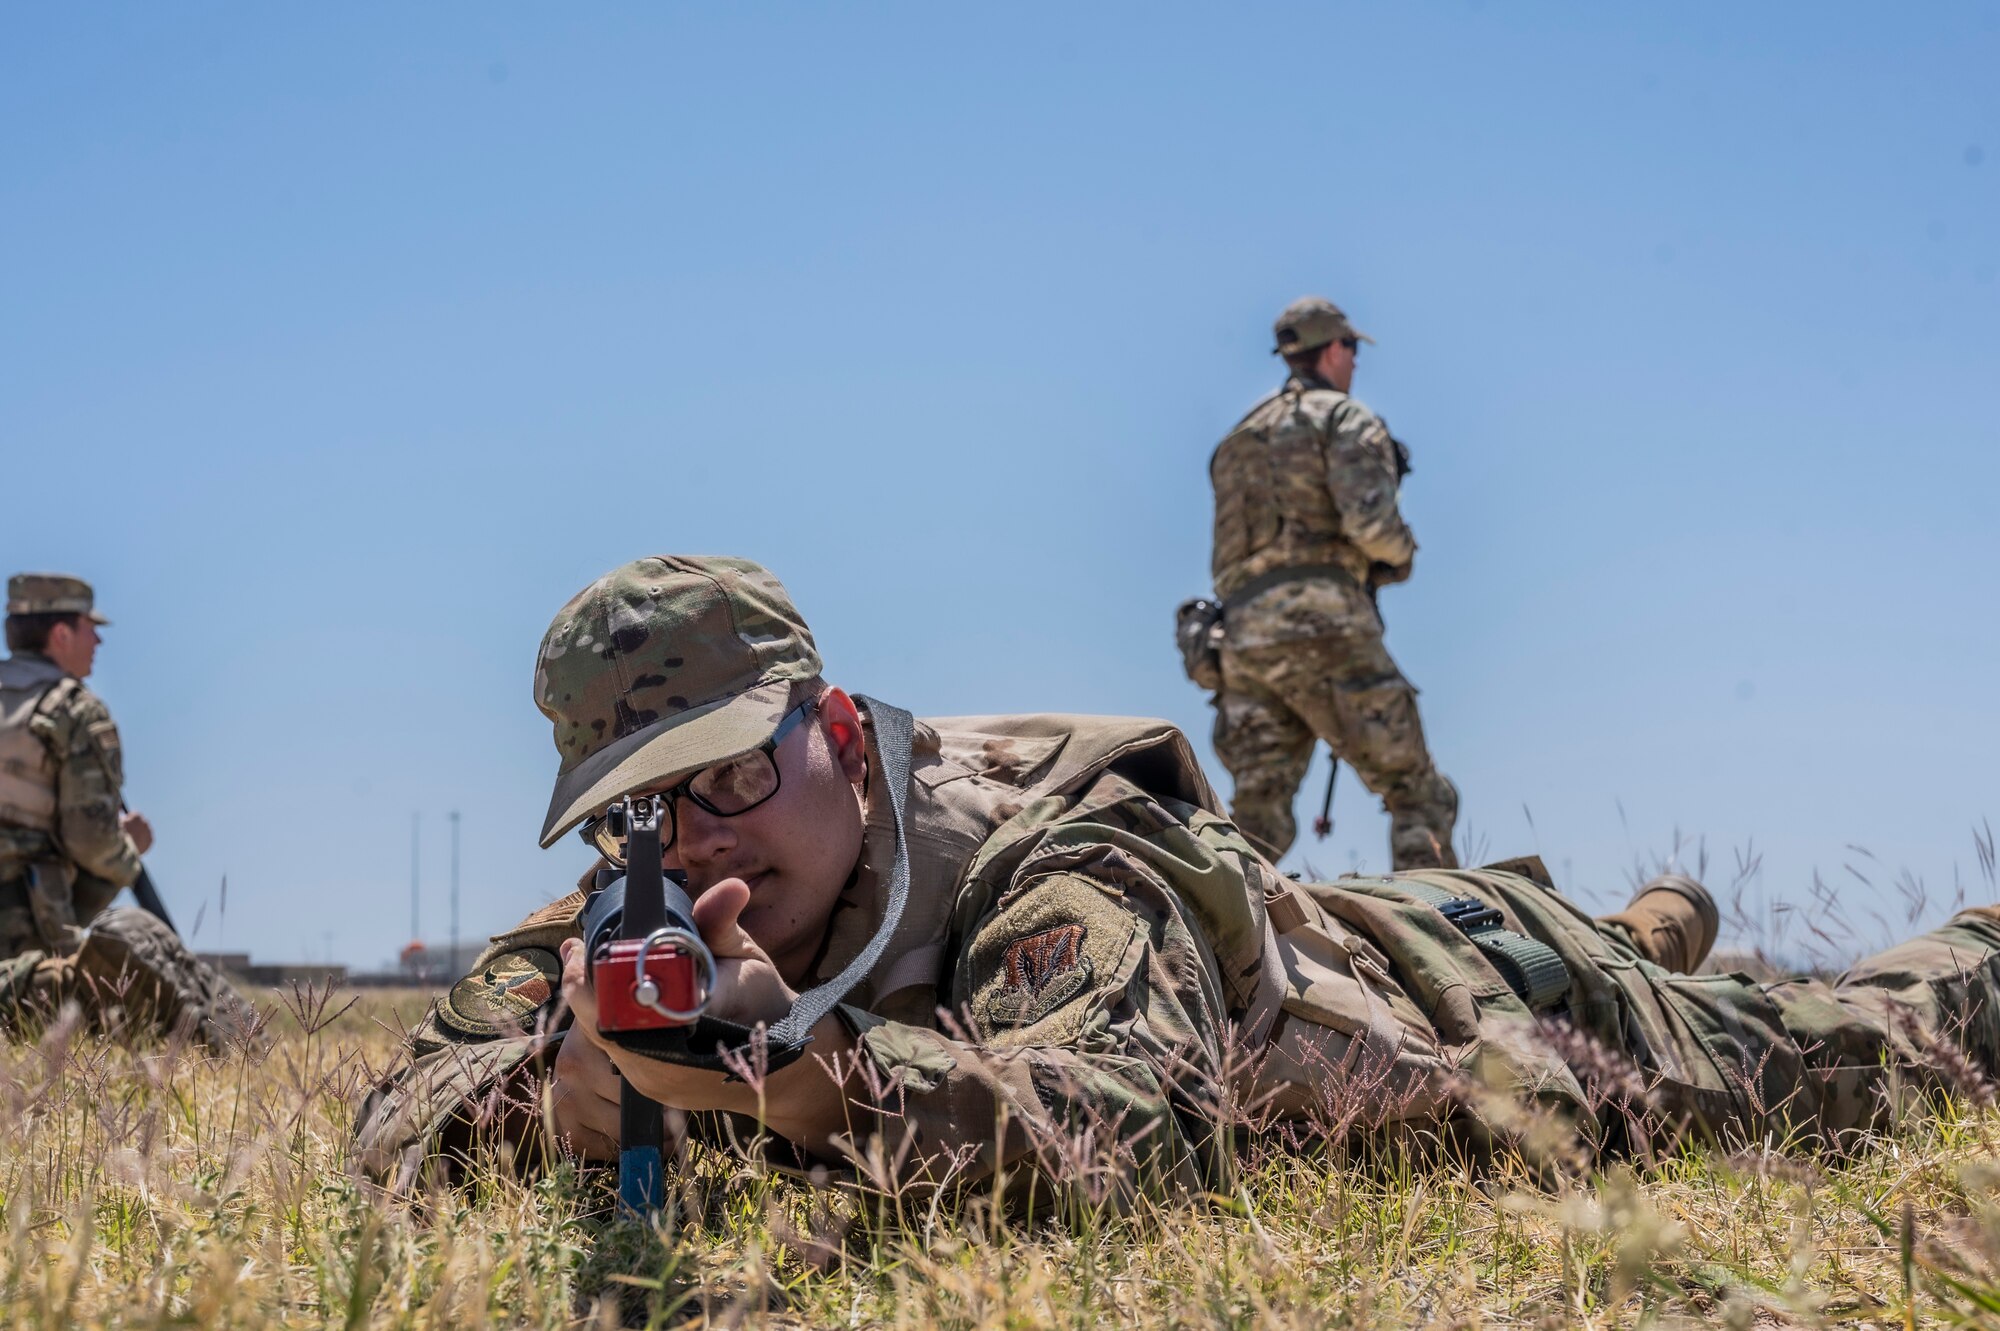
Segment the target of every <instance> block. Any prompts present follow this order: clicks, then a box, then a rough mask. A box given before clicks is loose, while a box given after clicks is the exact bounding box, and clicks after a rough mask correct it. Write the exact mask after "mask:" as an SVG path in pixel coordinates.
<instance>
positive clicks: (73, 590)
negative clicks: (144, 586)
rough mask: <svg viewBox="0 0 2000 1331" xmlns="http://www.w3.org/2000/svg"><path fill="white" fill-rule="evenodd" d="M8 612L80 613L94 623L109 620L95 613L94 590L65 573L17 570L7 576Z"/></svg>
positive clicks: (81, 580) (29, 613)
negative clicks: (10, 575)
mask: <svg viewBox="0 0 2000 1331" xmlns="http://www.w3.org/2000/svg"><path fill="white" fill-rule="evenodd" d="M7 613H8V614H10V615H82V616H83V617H84V618H86V619H88V620H90V621H91V622H92V623H94V624H109V623H110V622H111V621H110V620H108V619H106V618H105V617H104V616H103V615H100V614H98V613H97V593H95V592H93V591H92V590H91V589H90V584H89V583H87V582H85V581H84V580H83V579H82V578H75V577H71V576H70V575H69V574H67V573H16V574H15V575H14V576H13V577H11V578H9V579H7Z"/></svg>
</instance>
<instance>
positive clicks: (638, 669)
mask: <svg viewBox="0 0 2000 1331" xmlns="http://www.w3.org/2000/svg"><path fill="white" fill-rule="evenodd" d="M819 672H820V662H819V649H818V648H817V647H816V646H815V645H814V644H813V637H812V630H810V629H808V628H807V627H806V622H805V620H804V619H803V618H801V617H800V615H799V612H798V608H797V607H796V606H794V605H793V604H792V598H791V596H790V595H789V594H788V593H787V592H786V591H785V588H784V585H783V584H782V583H780V582H779V581H778V579H777V578H776V577H775V576H773V574H772V573H771V571H770V570H769V569H766V568H765V567H764V566H763V565H761V564H756V563H753V562H751V561H750V560H748V559H728V558H720V557H715V556H708V555H659V556H656V557H654V558H651V559H641V560H637V561H635V562H633V563H630V564H626V565H624V566H623V567H621V568H615V569H613V570H612V571H611V572H609V573H607V574H605V575H604V576H603V577H601V578H599V579H598V580H597V581H596V582H593V583H591V584H590V585H589V586H588V587H585V588H584V589H583V590H582V591H580V592H578V593H577V594H576V595H575V596H573V597H571V598H570V602H569V604H568V605H566V606H564V607H563V608H562V611H561V612H560V613H559V614H557V615H556V617H555V621H554V622H553V623H551V624H550V625H549V631H548V633H547V634H546V635H544V636H543V638H542V651H541V655H540V656H539V657H538V658H537V659H536V662H535V705H536V706H537V707H539V708H541V709H542V714H543V715H544V716H546V717H548V718H549V720H550V721H552V722H554V723H555V739H556V752H557V753H559V754H561V755H562V765H561V767H559V768H558V769H557V771H556V789H555V794H554V795H553V796H552V797H551V798H550V799H549V813H548V819H547V821H545V822H544V823H543V824H542V844H543V845H544V846H548V845H552V844H553V843H554V842H555V839H556V838H557V837H559V836H561V835H562V834H563V833H564V832H567V831H568V830H569V829H570V828H572V827H574V826H575V825H576V824H577V823H579V822H581V821H582V820H583V819H584V818H586V817H588V816H589V815H590V814H592V813H595V812H596V811H598V810H599V809H602V808H604V807H605V806H606V805H608V804H610V803H611V802H612V801H613V800H615V799H619V798H621V797H623V796H625V795H629V794H631V793H633V792H634V791H640V790H657V789H659V788H660V787H662V786H667V785H671V784H673V783H674V782H676V781H678V780H680V779H681V778H682V777H683V776H686V775H687V774H689V773H690V772H695V771H698V770H700V769H701V768H704V767H707V766H709V765H710V764H711V763H719V762H721V761H722V760H723V759H725V758H734V757H736V756H737V755H738V754H743V753H748V752H750V750H752V749H754V748H756V747H757V746H758V745H760V744H762V743H763V742H764V741H765V740H767V739H769V738H771V735H772V733H773V732H774V731H776V730H777V728H778V722H779V721H781V720H783V719H784V715H785V711H786V703H787V700H788V698H789V697H790V694H791V687H792V685H793V684H794V683H795V682H797V681H799V680H802V679H812V678H814V677H815V676H817V675H818V674H819Z"/></svg>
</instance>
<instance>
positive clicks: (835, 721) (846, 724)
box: [819, 688, 868, 781]
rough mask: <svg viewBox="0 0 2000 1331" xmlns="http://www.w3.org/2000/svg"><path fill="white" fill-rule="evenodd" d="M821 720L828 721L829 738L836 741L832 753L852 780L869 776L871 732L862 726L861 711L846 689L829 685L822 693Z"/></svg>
mask: <svg viewBox="0 0 2000 1331" xmlns="http://www.w3.org/2000/svg"><path fill="white" fill-rule="evenodd" d="M819 714H820V719H821V720H822V721H824V722H825V723H826V733H827V737H828V738H829V739H831V740H832V741H833V756H834V759H835V761H837V762H838V763H839V764H840V771H841V774H842V775H843V776H845V777H846V778H847V779H848V780H849V781H862V780H865V779H867V776H868V735H867V732H866V731H865V730H863V729H862V726H861V713H860V712H859V711H858V710H857V709H856V708H855V706H854V699H852V698H850V697H848V696H847V692H846V690H844V689H838V688H829V689H828V690H827V691H826V692H825V693H823V694H821V695H820V700H819Z"/></svg>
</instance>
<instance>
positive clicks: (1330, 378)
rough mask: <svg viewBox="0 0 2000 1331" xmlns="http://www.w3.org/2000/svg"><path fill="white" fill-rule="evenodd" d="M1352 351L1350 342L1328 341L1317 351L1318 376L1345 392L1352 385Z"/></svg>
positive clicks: (1352, 346)
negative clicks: (1320, 350)
mask: <svg viewBox="0 0 2000 1331" xmlns="http://www.w3.org/2000/svg"><path fill="white" fill-rule="evenodd" d="M1354 352H1355V347H1354V344H1353V343H1351V342H1329V343H1327V344H1326V350H1324V351H1322V352H1320V353H1319V377H1320V378H1322V379H1324V380H1326V381H1327V382H1328V383H1330V384H1332V385H1333V386H1334V387H1335V388H1338V389H1339V390H1340V391H1341V392H1343V393H1345V392H1348V391H1350V390H1351V389H1352V388H1353V387H1354Z"/></svg>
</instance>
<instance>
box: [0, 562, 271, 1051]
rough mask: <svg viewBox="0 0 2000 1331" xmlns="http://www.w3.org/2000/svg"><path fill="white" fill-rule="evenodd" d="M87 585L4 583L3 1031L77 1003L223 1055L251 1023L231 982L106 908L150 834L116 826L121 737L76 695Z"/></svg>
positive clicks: (70, 581) (153, 929)
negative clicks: (188, 1038)
mask: <svg viewBox="0 0 2000 1331" xmlns="http://www.w3.org/2000/svg"><path fill="white" fill-rule="evenodd" d="M94 600H95V598H94V595H93V593H92V591H91V588H90V584H89V583H87V582H85V581H84V580H83V579H81V578H72V577H69V576H66V575H64V574H60V573H21V574H17V575H15V576H14V577H13V578H11V579H9V580H8V583H7V649H8V651H9V652H10V653H11V655H10V656H8V658H7V659H6V660H5V661H0V1020H5V1021H7V1022H9V1023H10V1024H14V1023H18V1022H19V1020H20V1018H21V1017H22V1016H23V1015H27V1014H31V1013H34V1012H37V1011H39V1012H41V1013H43V1014H52V1013H53V1012H54V1011H55V1010H57V1009H58V1008H59V1007H60V1006H61V1005H62V1004H63V1003H66V1002H70V1001H75V1002H77V1003H78V1004H80V1005H81V1006H82V1008H83V1009H84V1012H85V1014H86V1015H87V1016H88V1017H89V1018H90V1019H91V1020H92V1022H93V1023H94V1024H96V1025H98V1026H100V1027H112V1026H116V1025H118V1024H120V1020H121V1018H122V1020H126V1021H136V1022H138V1023H139V1024H141V1025H143V1026H148V1027H154V1028H157V1029H158V1030H160V1031H161V1032H171V1031H174V1030H177V1029H185V1030H187V1031H188V1032H190V1033H192V1034H194V1035H195V1036H197V1037H198V1038H200V1039H201V1040H203V1041H204V1042H205V1043H207V1044H209V1045H211V1046H213V1047H220V1046H221V1045H222V1044H224V1043H225V1042H226V1041H227V1040H229V1039H230V1038H232V1037H234V1036H238V1035H241V1034H244V1033H247V1032H248V1031H249V1030H250V1028H251V1026H252V1025H253V1024H254V1022H253V1019H254V1014H253V1013H251V1011H250V1009H249V1007H248V1005H247V1004H245V1003H244V1001H243V1000H242V998H240V997H239V996H238V995H237V993H236V991H235V990H234V989H232V988H231V987H230V985H229V981H228V980H227V979H225V978H223V976H222V975H221V974H220V973H219V972H218V971H216V970H215V968H214V967H212V966H210V965H209V964H208V963H206V962H204V961H202V960H201V959H200V958H198V957H196V956H195V955H194V954H193V953H192V952H189V951H188V950H187V948H186V947H184V946H183V945H182V944H181V940H180V938H179V937H178V936H177V935H176V934H175V933H174V931H173V929H172V928H171V927H170V926H168V925H167V924H165V923H164V922H163V921H161V920H159V919H156V918H155V917H154V916H152V915H150V914H148V913H147V912H145V911H142V910H134V909H131V908H129V907H119V908H116V909H106V907H107V906H109V905H110V903H111V899H112V898H113V897H115V896H117V895H118V891H119V889H120V888H124V887H130V886H132V884H133V883H134V881H135V880H137V878H138V877H139V872H140V869H139V857H140V856H141V855H143V854H145V853H146V851H147V850H148V849H149V848H151V846H152V844H153V829H152V828H151V826H149V825H148V824H147V822H146V820H145V819H144V818H142V817H140V816H139V815H138V814H136V813H123V812H121V810H122V809H123V803H122V801H121V799H120V797H119V787H120V786H121V785H122V784H123V783H124V779H125V762H124V754H123V751H122V749H121V748H120V746H119V743H118V727H117V726H115V725H113V724H112V721H111V713H110V712H109V711H107V710H106V709H105V706H104V703H103V702H102V701H101V700H100V699H99V698H98V696H97V695H96V694H94V693H92V692H91V691H90V690H89V689H87V688H85V687H84V684H83V681H84V679H85V678H86V677H87V676H88V675H89V674H90V670H91V666H92V665H93V664H94V663H95V661H96V658H97V643H98V634H97V630H98V627H99V626H100V625H103V624H108V623H109V622H110V621H109V620H107V619H105V618H104V616H103V615H101V614H99V613H98V612H97V609H96V607H95V604H94Z"/></svg>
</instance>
